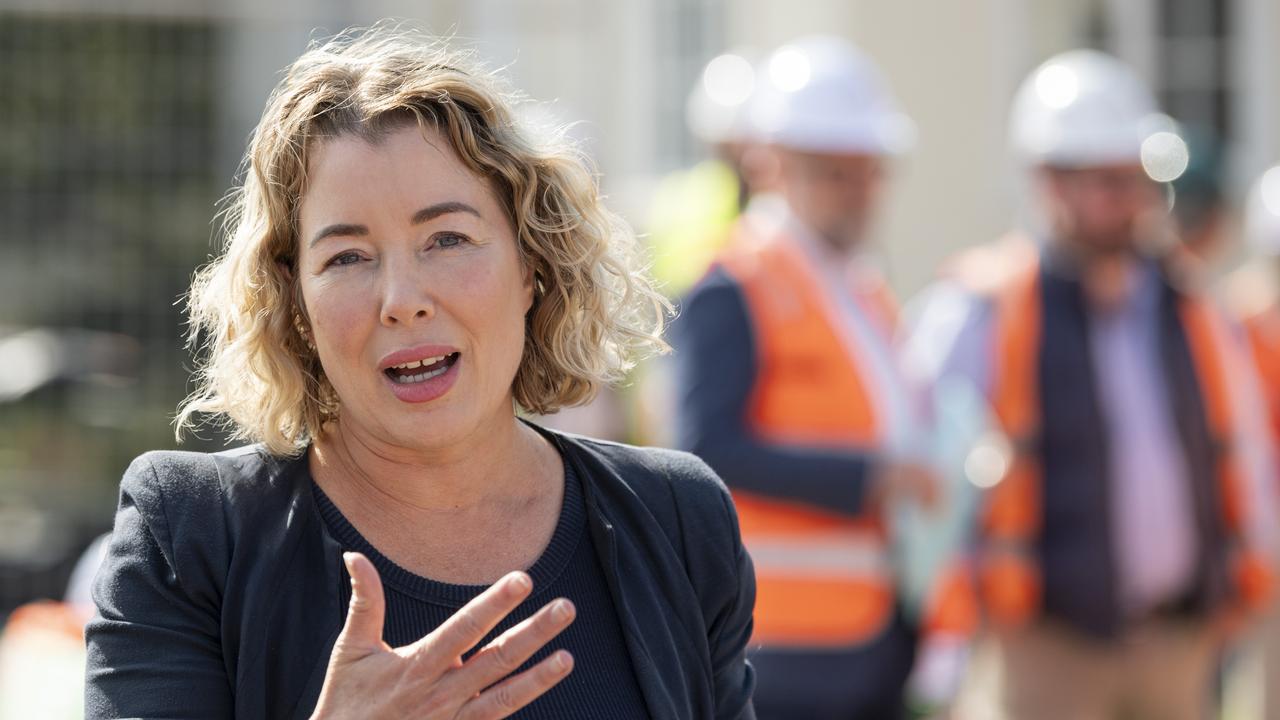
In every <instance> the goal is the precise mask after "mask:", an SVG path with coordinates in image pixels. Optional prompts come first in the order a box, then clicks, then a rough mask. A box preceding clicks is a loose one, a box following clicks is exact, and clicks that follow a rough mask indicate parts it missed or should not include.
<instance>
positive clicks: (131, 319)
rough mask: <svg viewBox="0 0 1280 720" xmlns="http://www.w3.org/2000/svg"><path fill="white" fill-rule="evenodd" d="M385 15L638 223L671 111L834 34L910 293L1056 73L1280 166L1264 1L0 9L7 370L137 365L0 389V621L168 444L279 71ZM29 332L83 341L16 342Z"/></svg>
mask: <svg viewBox="0 0 1280 720" xmlns="http://www.w3.org/2000/svg"><path fill="white" fill-rule="evenodd" d="M385 17H393V18H400V19H404V20H406V21H408V22H410V23H412V24H414V25H416V26H419V27H424V28H426V29H428V30H429V31H431V32H434V33H438V34H442V35H453V36H455V37H456V38H457V40H458V41H459V42H462V43H467V44H471V45H473V46H474V47H476V49H477V50H478V51H479V53H480V54H481V56H482V57H484V58H485V59H486V60H487V62H488V63H489V64H490V65H493V66H505V67H506V68H507V72H508V74H509V76H510V77H511V79H512V80H513V82H514V84H515V85H516V86H517V87H518V88H520V89H522V90H523V91H525V92H526V93H528V95H529V96H530V97H531V98H533V99H535V100H537V101H539V103H538V104H537V105H536V106H534V110H535V111H536V112H538V113H539V114H543V115H546V116H548V117H550V118H553V119H556V120H558V121H561V122H567V121H575V122H577V123H578V124H577V125H576V126H575V127H574V130H573V133H574V134H575V135H576V136H577V137H579V138H581V140H582V142H583V143H584V146H585V147H586V148H587V149H588V150H589V152H590V153H591V154H592V156H593V157H594V158H595V160H596V162H597V163H598V166H599V169H600V171H601V172H602V174H603V183H604V186H605V189H606V191H607V192H608V193H609V194H610V196H611V198H612V201H613V204H614V206H615V208H616V209H618V210H620V211H621V212H622V213H623V214H624V215H625V216H627V217H629V218H630V219H632V221H633V222H635V223H637V225H639V224H640V223H641V222H642V221H643V219H644V218H645V213H646V211H647V207H648V203H649V200H650V197H651V193H652V189H653V187H654V186H655V184H656V181H657V179H658V178H660V177H661V176H662V175H663V174H664V173H666V172H669V171H671V170H673V169H676V168H678V167H681V166H685V165H688V164H690V163H692V162H693V161H695V160H697V159H698V154H699V153H700V152H702V150H701V149H700V148H698V147H697V145H696V143H695V142H694V141H692V140H691V139H690V138H689V137H688V135H687V132H686V130H685V126H684V117H685V115H684V101H685V98H686V96H687V93H688V89H689V88H690V87H691V85H692V84H693V82H694V79H695V77H696V75H697V73H698V72H699V70H700V69H701V67H702V66H703V64H704V63H705V62H706V61H707V60H708V59H709V58H710V57H712V56H713V55H715V54H717V53H719V52H721V51H723V50H725V49H727V48H730V47H748V48H754V49H756V50H759V51H765V50H768V49H769V48H771V47H773V46H776V45H777V44H780V43H782V42H785V41H786V40H789V39H791V38H793V37H796V36H799V35H802V34H806V33H812V32H832V33H837V34H841V35H844V36H845V37H847V38H848V39H850V40H852V41H853V42H855V43H857V44H858V45H860V46H861V47H862V48H863V49H865V50H866V51H867V52H869V53H870V54H871V55H873V56H874V57H875V58H876V59H877V61H878V62H879V63H880V65H881V67H882V68H883V69H884V72H885V74H886V75H887V76H888V79H889V81H890V83H891V84H892V86H893V88H894V91H895V93H896V94H897V96H898V97H899V98H900V99H901V102H902V104H903V106H904V109H905V110H906V112H907V113H908V114H910V115H911V116H912V117H913V118H914V119H915V121H916V123H917V125H918V128H919V145H918V148H917V149H916V151H915V152H914V153H913V154H912V155H910V156H909V157H907V158H905V159H903V160H902V161H900V162H899V163H897V164H896V165H895V166H894V168H893V172H894V182H895V185H896V186H895V188H894V191H893V192H892V193H891V194H890V202H891V205H890V207H889V209H888V211H887V213H886V215H885V217H884V218H882V220H881V222H880V225H879V228H878V231H877V233H876V236H877V240H878V243H879V244H880V246H881V247H882V250H883V256H884V257H885V260H886V264H887V272H888V276H889V278H890V280H891V281H892V283H893V284H894V285H895V286H896V288H897V289H898V290H899V292H901V293H902V294H904V295H909V294H910V293H911V292H912V291H914V290H915V289H917V288H919V287H921V286H922V285H923V284H924V283H925V282H926V281H927V280H928V279H929V278H930V276H931V274H932V273H933V270H934V267H935V265H936V263H937V262H938V261H940V260H941V259H942V258H943V257H945V256H947V255H949V254H951V253H953V252H954V251H955V250H957V249H959V248H961V247H964V246H967V245H971V244H974V243H978V242H982V241H985V240H988V239H990V238H992V237H994V236H995V235H996V234H998V233H999V232H1001V231H1002V230H1003V229H1004V228H1005V227H1007V225H1008V223H1009V219H1010V217H1011V216H1012V215H1013V214H1014V213H1015V212H1016V209H1017V203H1018V198H1017V196H1016V193H1015V191H1014V188H1015V187H1016V183H1015V179H1014V177H1013V175H1012V163H1011V162H1010V161H1009V160H1008V155H1007V152H1006V150H1005V127H1006V118H1007V114H1008V106H1009V101H1010V99H1011V97H1012V95H1013V92H1014V90H1015V88H1016V86H1017V83H1018V82H1019V81H1020V80H1021V78H1022V77H1024V76H1025V74H1026V73H1027V72H1028V71H1029V70H1030V69H1031V68H1032V67H1034V66H1035V65H1036V64H1038V63H1039V62H1040V61H1041V60H1043V59H1044V58H1045V57H1048V56H1049V55H1051V54H1053V53H1055V52H1058V51H1061V50H1065V49H1068V48H1071V47H1077V46H1093V47H1098V48H1101V49H1104V50H1108V51H1111V52H1113V53H1115V54H1117V55H1119V56H1120V57H1122V58H1123V59H1125V60H1127V61H1128V62H1129V63H1131V64H1132V65H1134V66H1135V67H1137V68H1138V69H1139V70H1140V71H1141V72H1142V73H1143V74H1144V75H1145V76H1146V77H1147V78H1148V80H1150V81H1151V82H1152V83H1153V85H1154V86H1155V87H1157V88H1159V89H1160V91H1161V95H1162V99H1163V101H1164V102H1165V105H1166V109H1167V110H1169V111H1170V112H1171V114H1173V115H1174V116H1175V117H1178V118H1179V119H1182V120H1185V121H1188V122H1191V123H1194V124H1195V125H1197V126H1198V127H1202V128H1207V129H1208V130H1209V131H1210V132H1212V133H1214V134H1216V135H1217V136H1218V137H1219V139H1220V140H1221V142H1222V143H1223V147H1225V148H1226V150H1227V164H1226V170H1227V181H1228V192H1229V193H1230V192H1232V191H1240V190H1242V189H1243V188H1244V187H1245V184H1246V183H1247V181H1248V180H1249V179H1250V178H1252V177H1254V176H1255V175H1256V174H1257V173H1258V172H1260V171H1261V170H1262V169H1264V168H1265V167H1267V166H1269V165H1270V164H1272V163H1273V162H1275V161H1276V160H1277V159H1280V69H1277V63H1280V51H1277V50H1275V49H1274V48H1276V47H1278V46H1280V7H1277V5H1276V4H1275V2H1274V0H1070V1H1068V0H1062V1H1061V2H1032V0H969V1H968V2H963V3H927V4H920V3H894V2H882V1H881V0H844V1H841V2H836V1H835V0H826V1H819V0H792V1H791V2H786V3H778V2H775V1H774V0H651V1H648V2H619V3H600V2H593V1H592V0H527V1H524V2H520V1H504V0H434V1H433V2H430V3H424V2H409V1H407V0H369V1H357V0H317V1H305V0H282V1H281V2H274V3H259V2H252V1H251V0H221V1H218V2H214V1H213V0H0V98H2V99H3V101H2V102H0V178H2V180H0V373H4V374H11V373H16V372H17V370H16V368H18V367H19V366H20V365H21V366H22V367H24V368H26V370H27V371H30V370H31V369H32V367H34V366H40V365H41V363H44V364H45V366H43V367H44V369H45V370H48V367H51V366H53V365H54V364H58V367H62V366H63V364H66V361H67V360H68V358H67V357H66V356H68V355H74V354H90V355H94V356H95V357H96V356H97V354H99V352H100V351H99V350H96V349H95V348H101V347H114V348H116V350H115V351H111V352H108V351H105V350H104V351H101V353H103V354H106V355H113V356H119V355H121V354H123V355H125V356H127V358H129V359H128V360H127V361H126V362H113V363H107V366H106V367H99V364H97V363H95V362H89V363H87V364H86V363H81V364H80V365H76V364H75V363H70V364H69V365H68V367H75V368H78V370H75V371H74V372H73V371H72V370H67V371H66V372H60V373H55V372H44V373H43V374H42V375H40V377H41V378H43V379H42V380H41V381H39V382H32V383H29V384H28V385H27V386H24V387H23V388H22V389H21V391H14V392H13V393H11V394H9V395H4V394H3V392H2V390H3V387H4V385H3V383H0V518H8V520H3V519H0V617H2V616H3V614H4V613H5V612H7V610H8V609H10V608H11V607H12V606H13V605H15V604H16V603H17V602H20V601H22V600H25V599H27V598H29V597H32V596H36V595H42V594H44V595H48V594H56V593H57V586H58V583H59V582H62V581H64V580H65V574H66V572H69V569H70V558H71V557H72V556H73V555H74V550H75V547H76V546H77V545H78V544H80V543H84V542H87V541H88V539H89V538H91V537H92V536H93V535H94V534H95V533H96V532H97V531H99V530H102V529H105V528H106V527H107V526H108V524H109V523H110V520H111V515H112V510H113V508H114V498H115V483H116V482H117V480H118V478H119V476H120V473H121V472H122V470H123V468H124V467H125V465H126V464H127V461H128V459H129V458H130V457H132V456H133V455H136V454H138V453H139V452H142V451H144V450H146V449H150V448H157V447H169V446H173V445H174V440H173V438H172V433H171V432H170V431H169V429H170V426H169V420H170V419H171V417H172V413H173V410H174V407H175V406H176V404H177V402H178V401H179V400H180V399H181V397H182V396H183V395H184V394H185V392H186V391H187V390H188V389H189V386H188V375H189V370H190V367H191V357H190V355H189V353H188V351H187V350H186V349H185V348H184V347H183V343H182V340H181V337H180V335H181V332H182V330H183V320H182V313H181V303H180V296H181V294H182V292H183V291H184V289H185V286H186V284H187V281H188V280H189V278H190V276H191V272H192V271H193V270H194V268H195V267H196V266H197V265H198V264H200V263H201V262H203V261H204V260H205V259H207V258H208V256H209V255H210V253H212V252H215V250H216V247H215V244H214V242H215V239H216V230H217V225H216V222H215V213H216V211H217V201H218V199H219V198H220V197H221V196H222V194H223V193H224V192H225V190H226V188H227V187H229V186H230V185H231V183H232V179H233V176H234V173H235V169H236V166H237V164H238V162H239V160H240V157H241V155H242V153H243V150H244V145H245V141H246V139H247V137H248V134H249V132H250V131H251V129H252V126H253V124H254V123H255V122H256V120H257V118H258V115H259V113H260V111H261V108H262V106H263V104H264V102H265V100H266V96H267V94H268V92H269V91H270V89H271V87H272V86H273V85H274V84H275V82H276V80H277V79H278V77H279V72H280V70H281V69H282V68H283V67H285V66H286V65H287V64H288V63H289V62H290V61H291V60H293V59H294V58H295V57H297V55H298V54H299V53H300V52H301V51H302V50H303V48H304V47H305V46H306V44H307V42H308V40H309V39H311V38H315V37H323V36H325V35H326V34H328V33H331V32H333V31H336V30H339V29H341V28H344V27H347V26H352V25H362V24H368V23H371V22H374V21H376V20H379V19H381V18H385ZM639 229H640V230H643V227H639ZM32 329H43V330H47V331H49V332H51V333H53V336H54V337H55V338H63V340H65V338H66V337H67V336H68V334H69V333H70V334H75V333H80V335H75V337H78V338H81V339H83V337H82V336H83V333H84V332H90V333H95V334H94V335H92V336H91V339H92V338H96V340H93V342H89V343H88V344H85V343H79V344H77V343H76V342H70V341H65V342H64V341H58V342H52V343H44V344H43V345H38V347H36V350H32V349H31V347H32V345H31V343H29V342H28V343H27V344H26V345H22V344H14V343H8V344H6V341H7V340H12V339H13V338H14V337H15V336H17V335H19V334H20V333H22V332H26V331H30V330H32ZM94 343H97V344H94ZM15 348H16V349H15ZM85 348H89V349H85ZM120 348H124V350H120ZM6 353H8V354H6ZM219 444H220V439H219V436H218V435H217V433H216V432H210V433H209V434H208V437H207V438H206V439H205V440H203V441H201V440H196V441H193V442H188V443H187V444H186V445H185V446H186V447H193V448H196V449H204V448H209V447H215V446H217V445H219ZM33 558H35V560H33ZM37 560H38V562H37Z"/></svg>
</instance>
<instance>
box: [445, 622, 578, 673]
mask: <svg viewBox="0 0 1280 720" xmlns="http://www.w3.org/2000/svg"><path fill="white" fill-rule="evenodd" d="M575 613H576V611H575V609H574V607H573V603H571V602H569V601H568V600H566V599H564V598H560V599H558V600H553V601H551V602H549V603H547V604H546V605H544V606H542V608H541V609H540V610H538V612H536V613H534V615H533V616H532V617H530V618H528V619H526V620H524V621H523V622H521V623H520V624H519V625H516V626H515V627H513V628H511V629H510V630H507V631H506V632H504V633H503V634H502V635H501V636H499V637H497V638H496V639H494V641H493V642H491V643H489V644H488V645H485V646H484V648H483V649H481V650H480V652H478V653H476V654H475V656H474V657H472V658H470V659H469V660H467V663H466V664H465V665H463V666H462V667H461V668H459V669H457V670H455V671H454V672H452V673H450V674H449V677H448V678H447V679H446V680H445V682H446V683H448V684H450V685H455V686H456V687H457V688H458V689H459V693H460V694H461V695H463V696H468V695H474V694H475V693H477V692H479V691H481V690H483V689H485V688H487V687H489V686H490V685H492V684H494V683H495V682H497V681H499V680H501V679H502V678H504V677H506V676H508V675H510V674H511V673H513V672H515V671H516V670H517V669H519V667H520V666H521V665H523V664H524V663H525V661H526V660H528V659H529V658H531V657H533V654H534V653H536V652H538V650H540V649H541V648H542V647H543V646H544V645H546V644H547V643H548V642H550V641H551V639H552V638H554V637H555V636H557V635H559V634H560V633H561V631H563V630H564V629H565V628H567V627H569V624H570V623H572V622H573V618H574V615H575Z"/></svg>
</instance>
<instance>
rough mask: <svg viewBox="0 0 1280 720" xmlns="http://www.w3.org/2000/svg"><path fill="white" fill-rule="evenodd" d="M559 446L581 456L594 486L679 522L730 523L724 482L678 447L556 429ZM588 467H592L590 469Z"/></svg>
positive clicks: (731, 514) (733, 517)
mask: <svg viewBox="0 0 1280 720" xmlns="http://www.w3.org/2000/svg"><path fill="white" fill-rule="evenodd" d="M556 435H557V437H558V438H559V439H560V440H561V441H562V449H565V450H568V451H569V452H570V453H572V454H577V455H578V456H580V457H582V458H584V459H585V460H586V461H587V464H588V465H589V466H592V465H594V467H588V472H589V473H590V474H592V475H593V478H592V479H593V480H594V481H595V483H594V484H595V485H596V486H597V487H598V488H601V489H608V488H610V487H612V488H614V489H615V490H621V491H622V492H621V493H615V494H620V495H621V496H622V499H624V500H625V499H627V498H629V497H632V496H634V497H637V498H638V499H639V500H640V501H641V502H642V503H643V504H644V505H645V506H647V507H648V509H649V510H650V511H651V512H654V513H655V514H657V515H659V516H661V515H662V514H663V513H662V511H663V510H666V509H668V508H670V509H671V510H673V511H674V512H675V514H676V515H678V516H679V518H680V520H681V521H683V522H682V524H685V523H688V522H696V523H706V522H710V523H714V524H722V523H726V522H736V515H735V513H734V511H733V501H732V500H731V499H730V496H729V489H728V488H727V487H726V486H725V484H724V481H723V480H721V479H720V477H719V476H718V475H716V473H715V471H714V470H712V469H711V468H710V467H709V466H708V465H707V464H706V463H705V462H703V461H702V459H701V458H699V457H697V456H696V455H693V454H691V453H687V452H684V451H681V450H670V449H667V448H656V447H639V446H635V445H627V444H625V443H619V442H612V441H608V440H599V439H596V438H590V437H584V436H581V435H570V434H562V433H556ZM593 470H594V472H593Z"/></svg>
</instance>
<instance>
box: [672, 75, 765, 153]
mask: <svg viewBox="0 0 1280 720" xmlns="http://www.w3.org/2000/svg"><path fill="white" fill-rule="evenodd" d="M755 87H756V70H755V67H754V66H753V65H752V63H751V60H749V59H748V58H747V56H746V55H745V54H743V53H733V52H729V53H724V54H723V55H718V56H716V57H714V58H712V59H711V62H709V63H707V65H706V67H704V68H703V69H702V72H701V73H700V74H699V75H698V81H697V82H696V83H694V85H693V89H692V90H691V91H689V100H688V102H687V103H686V105H685V120H686V121H687V122H688V124H689V131H690V132H692V133H693V135H694V137H696V138H698V139H699V140H701V141H703V142H706V143H713V144H714V143H722V142H732V141H734V140H741V139H744V138H747V137H749V136H750V135H751V132H750V128H749V125H748V122H749V120H748V112H749V107H750V100H751V95H752V93H753V92H754V91H755Z"/></svg>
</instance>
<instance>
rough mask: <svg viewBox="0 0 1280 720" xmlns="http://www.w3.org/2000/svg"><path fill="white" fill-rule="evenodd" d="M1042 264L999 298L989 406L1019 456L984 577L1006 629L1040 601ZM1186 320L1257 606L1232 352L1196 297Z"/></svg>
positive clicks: (1240, 569)
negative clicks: (1237, 447) (1236, 444)
mask: <svg viewBox="0 0 1280 720" xmlns="http://www.w3.org/2000/svg"><path fill="white" fill-rule="evenodd" d="M1039 279H1040V266H1039V262H1038V261H1034V262H1031V263H1028V265H1027V267H1025V268H1023V269H1022V270H1021V271H1020V272H1019V273H1018V274H1017V275H1016V276H1015V277H1014V279H1013V280H1012V281H1011V282H1009V283H1008V284H1007V285H1006V286H1005V288H1004V289H1003V290H1002V292H1001V293H1000V294H999V295H998V296H997V298H996V315H995V316H996V327H995V333H994V341H995V346H994V348H993V349H994V353H995V354H994V357H995V358H996V360H995V365H994V367H993V370H994V372H993V373H992V377H993V378H994V387H993V388H992V404H993V406H994V409H995V413H996V416H997V417H998V418H999V421H1000V423H1001V425H1002V426H1003V428H1004V431H1005V433H1006V435H1007V436H1008V437H1009V439H1010V442H1011V443H1012V444H1013V446H1014V448H1015V451H1016V455H1015V458H1014V461H1013V463H1012V464H1011V466H1010V468H1009V470H1008V471H1007V473H1006V475H1005V477H1004V478H1003V479H1002V480H1001V481H1000V482H999V483H997V484H996V486H995V487H993V488H992V489H991V490H990V491H989V495H988V499H987V504H986V508H985V514H984V517H983V532H984V535H985V537H986V540H987V542H986V547H985V550H984V558H983V567H982V573H981V578H980V583H981V589H980V592H981V593H982V596H983V600H984V603H985V605H986V609H987V611H988V613H989V615H990V616H991V618H992V619H993V620H994V621H996V622H997V623H999V624H1002V625H1021V624H1023V623H1025V622H1027V621H1029V620H1030V619H1032V618H1033V617H1034V616H1035V615H1036V613H1037V612H1038V611H1039V609H1040V607H1041V603H1042V597H1041V590H1042V589H1041V575H1040V568H1039V567H1038V565H1037V564H1036V561H1035V560H1036V559H1035V556H1034V553H1033V550H1032V548H1034V546H1035V542H1036V538H1037V536H1038V534H1039V532H1040V525H1041V522H1042V518H1043V511H1042V502H1043V498H1042V488H1041V483H1042V482H1043V476H1042V474H1041V469H1040V465H1039V458H1038V457H1037V456H1036V454H1035V453H1034V451H1033V448H1032V447H1031V445H1032V443H1033V442H1034V441H1035V439H1036V438H1037V437H1038V435H1039V433H1040V422H1041V420H1040V412H1041V410H1040V399H1039V392H1038V387H1039V378H1038V360H1039V349H1040V346H1041V333H1042V331H1043V329H1042V326H1041V318H1042V317H1043V307H1042V306H1041V294H1040V281H1039ZM1179 317H1180V319H1181V321H1182V325H1183V328H1184V331H1185V333H1186V337H1187V342H1188V344H1189V346H1190V348H1191V356H1192V360H1193V365H1194V367H1195V373H1196V376H1197V378H1198V379H1199V385H1200V388H1201V392H1202V394H1203V401H1204V405H1205V411H1206V415H1207V418H1206V419H1207V420H1208V425H1209V430H1210V432H1211V433H1212V434H1213V436H1214V438H1215V439H1216V440H1217V442H1218V444H1219V446H1220V447H1221V448H1222V450H1223V451H1222V453H1221V457H1220V459H1219V466H1218V468H1217V469H1216V472H1217V477H1218V490H1219V494H1220V498H1221V501H1222V503H1221V504H1222V509H1223V519H1224V521H1225V527H1226V528H1227V531H1228V532H1229V533H1231V535H1232V537H1233V539H1234V540H1235V542H1236V545H1237V547H1236V548H1234V550H1235V552H1234V556H1233V557H1231V558H1230V562H1231V564H1232V567H1231V572H1232V574H1233V578H1234V581H1235V584H1236V588H1235V589H1236V591H1237V596H1238V598H1239V599H1240V600H1241V601H1242V602H1243V604H1245V605H1247V606H1249V607H1257V606H1258V605H1259V604H1260V603H1262V602H1263V601H1264V599H1265V597H1266V595H1267V594H1268V586H1269V572H1268V571H1267V569H1266V564H1265V562H1264V561H1263V560H1262V558H1261V556H1260V555H1258V554H1257V553H1254V552H1251V551H1249V550H1247V549H1246V547H1245V538H1244V508H1243V506H1242V503H1243V499H1244V494H1243V486H1242V484H1241V483H1242V480H1241V476H1240V474H1239V467H1238V459H1237V455H1236V453H1234V452H1232V448H1231V442H1230V441H1231V438H1233V437H1234V415H1233V413H1232V405H1231V402H1232V401H1231V396H1230V387H1229V385H1228V382H1229V381H1228V378H1229V377H1231V370H1230V368H1231V366H1232V363H1233V361H1237V360H1238V358H1234V357H1232V353H1231V351H1230V349H1231V347H1232V345H1233V343H1232V341H1231V338H1230V337H1228V333H1227V330H1226V328H1225V327H1224V326H1223V324H1222V318H1221V316H1219V315H1218V313H1217V312H1216V310H1215V308H1214V307H1213V306H1212V305H1210V304H1209V303H1208V302H1205V301H1204V300H1202V299H1199V298H1190V297H1187V298H1183V299H1182V300H1181V304H1180V307H1179Z"/></svg>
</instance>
